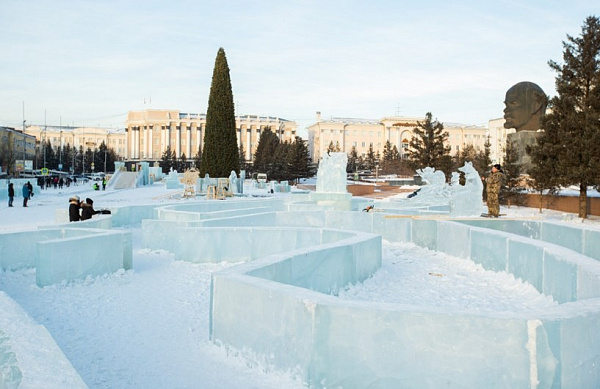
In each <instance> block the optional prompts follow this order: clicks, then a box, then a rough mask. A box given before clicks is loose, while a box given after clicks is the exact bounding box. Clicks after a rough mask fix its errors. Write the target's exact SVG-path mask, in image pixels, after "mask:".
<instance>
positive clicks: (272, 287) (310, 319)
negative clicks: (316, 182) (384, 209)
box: [211, 212, 600, 388]
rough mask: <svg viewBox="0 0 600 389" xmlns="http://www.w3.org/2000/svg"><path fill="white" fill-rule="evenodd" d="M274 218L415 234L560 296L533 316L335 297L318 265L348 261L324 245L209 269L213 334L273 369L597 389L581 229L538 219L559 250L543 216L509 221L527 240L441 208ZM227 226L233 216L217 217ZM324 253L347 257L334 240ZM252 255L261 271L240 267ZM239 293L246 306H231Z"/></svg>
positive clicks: (385, 380)
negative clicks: (428, 213) (415, 213)
mask: <svg viewBox="0 0 600 389" xmlns="http://www.w3.org/2000/svg"><path fill="white" fill-rule="evenodd" d="M234 219H235V220H236V222H237V223H241V224H243V223H244V222H245V221H246V220H245V219H243V218H234ZM460 221H463V220H460ZM216 222H218V220H216V221H215V223H216ZM277 222H278V224H279V223H281V225H290V224H293V225H305V226H307V225H308V226H320V227H322V226H326V225H328V224H329V223H332V224H338V225H339V226H340V227H341V228H345V229H352V228H356V229H359V230H368V229H372V230H373V231H375V232H378V231H380V232H381V233H382V234H384V235H385V236H387V238H388V239H390V240H395V241H412V242H414V243H417V244H419V245H421V246H423V247H427V248H429V249H431V250H438V251H444V252H447V253H449V254H451V255H454V256H458V257H461V258H465V259H467V258H469V259H473V260H475V261H476V262H478V263H481V264H482V265H483V266H484V267H486V268H489V269H492V270H496V271H509V272H513V274H515V276H517V277H520V278H523V279H524V280H526V281H528V282H530V283H532V284H533V285H534V286H536V287H538V288H539V290H540V291H541V292H543V293H547V294H550V295H552V296H553V297H554V298H555V299H556V300H557V301H558V302H561V304H559V305H557V307H556V308H555V309H551V310H548V311H547V312H545V313H544V314H543V315H539V316H538V317H522V316H518V315H510V314H497V315H483V316H482V315H480V314H476V313H472V312H469V311H462V312H457V311H453V312H445V311H443V310H440V309H425V308H422V307H418V306H411V305H410V302H406V304H377V303H371V304H369V303H358V302H356V303H353V302H340V301H338V300H336V299H335V297H333V296H331V295H330V294H327V293H335V290H336V287H335V285H337V283H338V282H340V280H339V279H336V278H335V277H329V278H328V277H327V276H326V274H338V275H339V274H345V272H347V271H348V269H347V268H346V266H348V263H351V262H352V261H343V262H340V263H338V262H335V261H330V260H329V258H330V257H331V255H332V253H330V252H327V254H326V255H322V256H320V257H319V256H317V259H316V260H314V261H313V260H312V259H311V257H310V256H309V257H308V258H306V257H303V256H298V257H294V258H295V259H294V260H291V259H289V258H288V259H285V260H281V261H280V262H277V263H269V264H268V265H265V264H263V263H260V262H261V260H258V261H256V262H254V263H249V264H246V265H242V266H241V267H235V268H230V269H227V270H226V271H224V272H221V273H218V274H215V278H214V280H213V298H212V307H211V329H212V339H213V340H214V341H216V342H218V343H224V344H227V345H229V346H230V347H234V348H236V349H238V350H243V349H246V350H251V351H252V355H253V357H254V358H259V359H260V358H262V359H263V360H262V362H264V363H266V364H268V365H270V366H276V367H277V368H281V369H285V370H288V369H289V370H295V371H297V369H300V370H301V371H302V374H303V377H305V379H306V380H307V382H308V383H309V384H310V385H311V386H314V387H335V386H342V387H344V388H365V387H378V388H397V387H415V388H416V387H444V386H448V385H454V386H457V387H488V386H489V384H490V383H494V384H499V385H501V386H502V385H504V386H506V387H536V388H567V387H594V386H593V385H595V383H597V382H600V373H599V371H598V369H597V366H598V363H599V362H600V351H598V350H600V298H598V297H597V296H598V294H599V293H600V292H599V291H600V268H599V266H598V263H597V261H596V260H594V259H593V258H590V257H588V256H586V255H584V254H580V253H577V252H575V251H573V250H572V248H577V247H578V246H577V245H576V244H574V242H579V241H580V240H579V238H578V237H579V236H581V237H582V238H581V242H582V243H581V246H580V247H582V250H588V252H590V251H593V250H594V248H593V247H592V249H591V250H590V245H589V243H586V242H588V241H587V240H586V239H585V238H583V237H584V236H586V234H588V233H589V232H586V231H582V232H581V234H580V233H579V232H574V231H569V230H565V231H562V230H560V227H556V226H552V227H550V228H546V231H548V232H547V233H546V234H547V235H546V236H547V238H546V239H552V240H554V241H555V242H564V246H566V247H564V246H561V245H555V244H548V243H544V242H543V241H541V240H539V239H537V238H539V237H542V236H544V233H543V231H544V226H543V225H542V226H537V227H536V226H532V225H522V226H519V227H518V228H514V230H515V231H522V232H523V233H524V234H525V232H530V236H532V237H533V238H529V237H526V236H520V235H515V234H509V233H507V232H503V231H499V230H495V229H490V228H480V227H475V226H473V225H469V223H471V221H467V222H462V223H459V222H455V221H451V220H443V219H441V218H440V217H439V216H437V217H433V218H425V217H405V216H402V215H385V214H365V213H356V212H355V213H352V212H322V213H311V212H277ZM485 222H486V223H487V222H488V221H485ZM231 223H234V222H233V221H232V219H229V220H228V221H227V222H226V224H231ZM238 225H239V224H238ZM538 227H539V228H538ZM508 229H512V227H508ZM592 235H593V234H592ZM592 235H590V236H592ZM550 236H552V237H551V238H550ZM594 237H595V235H594ZM588 239H589V238H588ZM568 247H570V248H568ZM332 250H333V251H336V250H337V251H338V254H341V255H342V256H348V257H350V253H349V251H347V249H345V248H342V247H341V246H340V247H336V248H332ZM316 251H318V252H321V254H322V251H320V250H316ZM303 255H306V254H303ZM311 255H313V254H311ZM314 255H317V254H314ZM367 255H368V254H367ZM259 263H260V268H254V269H250V268H249V266H254V265H257V264H259ZM292 263H293V264H294V266H293V269H294V272H297V273H298V274H302V276H301V277H300V279H302V280H311V277H314V278H319V279H322V280H323V284H321V285H319V286H318V287H315V286H314V283H312V281H311V282H307V283H308V284H310V286H306V285H304V284H303V283H302V282H299V281H294V278H293V277H292V276H291V274H292V273H293V272H292V270H290V269H292V266H291V264H292ZM317 263H318V264H322V266H316V264H317ZM257 277H258V278H257ZM326 285H328V286H326ZM316 291H321V292H323V293H316ZM244 301H253V304H243V303H240V302H244ZM254 302H256V304H255V303H254ZM282 323H283V324H282ZM463 361H465V362H463Z"/></svg>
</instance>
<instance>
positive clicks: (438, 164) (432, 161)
mask: <svg viewBox="0 0 600 389" xmlns="http://www.w3.org/2000/svg"><path fill="white" fill-rule="evenodd" d="M413 132H414V135H413V137H412V139H411V140H410V148H409V149H408V164H409V166H410V167H411V168H412V169H413V170H414V169H422V168H424V167H428V166H429V167H433V168H435V169H437V170H442V171H444V172H445V173H446V175H449V174H450V172H451V171H452V169H453V163H452V157H451V156H450V146H446V145H447V143H448V132H446V131H444V125H443V124H442V123H440V122H438V121H437V120H432V115H431V112H427V114H426V115H425V122H417V127H415V128H414V130H413Z"/></svg>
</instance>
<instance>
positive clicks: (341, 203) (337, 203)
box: [310, 192, 352, 211]
mask: <svg viewBox="0 0 600 389" xmlns="http://www.w3.org/2000/svg"><path fill="white" fill-rule="evenodd" d="M310 201H312V202H314V204H316V205H318V206H323V207H326V208H328V209H332V210H336V211H351V210H352V194H350V193H331V192H312V193H311V194H310Z"/></svg>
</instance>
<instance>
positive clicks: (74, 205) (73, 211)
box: [69, 196, 81, 222]
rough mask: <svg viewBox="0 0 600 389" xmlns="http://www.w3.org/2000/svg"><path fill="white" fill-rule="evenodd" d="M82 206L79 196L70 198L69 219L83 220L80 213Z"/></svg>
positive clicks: (72, 220)
mask: <svg viewBox="0 0 600 389" xmlns="http://www.w3.org/2000/svg"><path fill="white" fill-rule="evenodd" d="M80 208H81V202H80V201H79V196H73V197H71V198H70V199H69V221H70V222H78V221H79V220H81V216H80V215H79V209H80Z"/></svg>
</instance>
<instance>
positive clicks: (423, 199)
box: [405, 166, 450, 205]
mask: <svg viewBox="0 0 600 389" xmlns="http://www.w3.org/2000/svg"><path fill="white" fill-rule="evenodd" d="M417 174H418V175H419V176H420V177H421V180H422V181H423V182H424V183H425V185H423V186H422V187H421V189H420V190H419V192H418V194H417V195H416V196H414V197H411V198H409V199H408V200H405V201H408V202H410V203H411V204H419V205H420V204H424V205H445V204H448V203H449V202H450V191H449V189H448V185H447V184H446V176H445V174H444V172H443V171H441V170H435V168H432V167H429V166H428V167H425V168H423V169H418V170H417Z"/></svg>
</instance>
